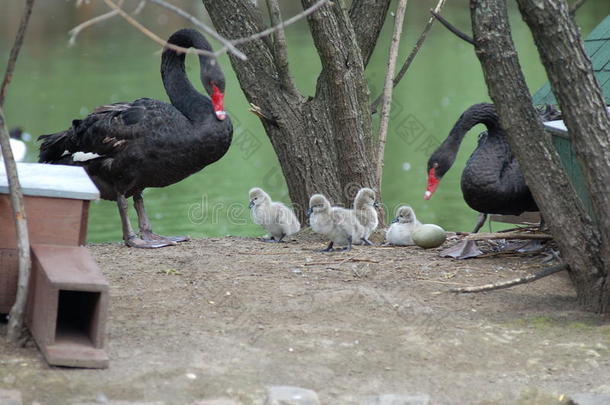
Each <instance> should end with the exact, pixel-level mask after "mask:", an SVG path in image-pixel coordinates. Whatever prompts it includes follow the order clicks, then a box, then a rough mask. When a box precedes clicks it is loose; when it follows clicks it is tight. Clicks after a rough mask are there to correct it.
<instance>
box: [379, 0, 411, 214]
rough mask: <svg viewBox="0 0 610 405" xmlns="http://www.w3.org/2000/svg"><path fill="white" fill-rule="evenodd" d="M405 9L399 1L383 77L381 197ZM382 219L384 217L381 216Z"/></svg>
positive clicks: (403, 4) (404, 5)
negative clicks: (384, 160)
mask: <svg viewBox="0 0 610 405" xmlns="http://www.w3.org/2000/svg"><path fill="white" fill-rule="evenodd" d="M406 9H407V0H399V2H398V6H397V8H396V17H395V20H394V32H393V33H392V42H391V43H390V52H389V56H388V67H387V70H386V75H385V84H384V86H383V104H382V105H381V121H380V123H379V137H378V139H379V145H378V146H377V164H376V166H375V181H376V183H375V184H377V187H378V194H379V195H381V175H382V174H383V157H384V154H385V144H386V138H387V135H388V124H389V122H390V109H391V107H392V89H393V88H394V87H393V86H392V78H393V77H394V70H395V69H396V59H397V58H398V50H399V47H400V36H401V35H402V24H403V21H404V17H405V11H406ZM382 218H384V216H383V215H382Z"/></svg>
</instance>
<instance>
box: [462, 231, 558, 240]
mask: <svg viewBox="0 0 610 405" xmlns="http://www.w3.org/2000/svg"><path fill="white" fill-rule="evenodd" d="M489 239H538V240H546V239H553V236H552V235H549V234H545V233H523V232H497V233H484V232H481V233H471V234H470V235H468V236H466V240H489Z"/></svg>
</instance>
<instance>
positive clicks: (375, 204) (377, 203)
mask: <svg viewBox="0 0 610 405" xmlns="http://www.w3.org/2000/svg"><path fill="white" fill-rule="evenodd" d="M380 206H381V204H379V202H378V201H375V202H374V203H373V207H375V208H379V207H380Z"/></svg>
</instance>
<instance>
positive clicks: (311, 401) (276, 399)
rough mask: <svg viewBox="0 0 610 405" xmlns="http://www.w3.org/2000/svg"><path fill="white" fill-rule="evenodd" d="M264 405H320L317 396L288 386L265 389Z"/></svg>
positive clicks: (313, 392)
mask: <svg viewBox="0 0 610 405" xmlns="http://www.w3.org/2000/svg"><path fill="white" fill-rule="evenodd" d="M265 404H266V405H320V400H319V399H318V394H316V392H315V391H312V390H308V389H306V388H299V387H290V386H285V385H282V386H278V385H276V386H271V387H267V402H266V403H265Z"/></svg>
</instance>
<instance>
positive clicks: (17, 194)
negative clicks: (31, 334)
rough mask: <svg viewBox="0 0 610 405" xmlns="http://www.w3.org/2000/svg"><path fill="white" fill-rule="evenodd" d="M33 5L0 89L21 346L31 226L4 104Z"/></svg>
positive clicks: (16, 338)
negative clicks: (14, 235) (14, 237)
mask: <svg viewBox="0 0 610 405" xmlns="http://www.w3.org/2000/svg"><path fill="white" fill-rule="evenodd" d="M33 6H34V0H27V1H26V3H25V9H24V11H23V16H22V17H21V22H20V23H19V29H18V31H17V35H16V36H15V43H14V45H13V48H12V49H11V54H10V57H9V61H8V64H7V68H6V72H5V74H4V80H3V81H2V87H1V88H0V150H1V151H2V155H3V157H4V166H5V168H6V175H7V178H8V186H9V193H10V197H11V206H12V208H13V215H14V217H15V229H16V231H17V250H18V251H19V276H18V280H17V298H16V299H15V304H13V307H12V308H11V312H10V319H9V323H8V331H7V336H8V340H9V341H10V342H13V343H15V344H18V343H20V342H21V341H22V339H23V336H24V331H25V328H24V318H25V306H26V303H27V295H28V283H29V280H30V266H31V260H30V240H29V236H28V225H27V218H26V213H25V205H24V203H23V193H22V191H21V185H20V184H19V176H18V173H17V164H16V163H15V159H14V158H13V152H12V150H11V144H10V139H9V134H8V130H7V128H6V122H5V119H4V111H3V110H2V105H3V104H4V96H5V94H6V89H7V88H8V85H9V83H10V81H11V78H12V76H13V70H14V69H15V63H16V62H17V56H18V55H19V51H20V49H21V45H22V44H23V38H24V36H25V30H26V28H27V26H28V23H29V21H30V16H31V15H32V7H33Z"/></svg>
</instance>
